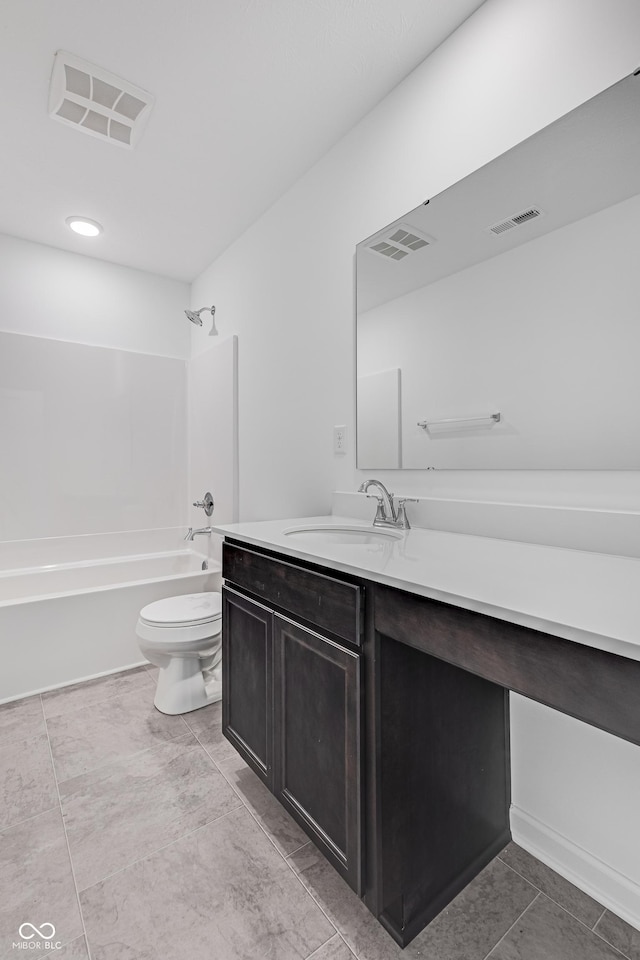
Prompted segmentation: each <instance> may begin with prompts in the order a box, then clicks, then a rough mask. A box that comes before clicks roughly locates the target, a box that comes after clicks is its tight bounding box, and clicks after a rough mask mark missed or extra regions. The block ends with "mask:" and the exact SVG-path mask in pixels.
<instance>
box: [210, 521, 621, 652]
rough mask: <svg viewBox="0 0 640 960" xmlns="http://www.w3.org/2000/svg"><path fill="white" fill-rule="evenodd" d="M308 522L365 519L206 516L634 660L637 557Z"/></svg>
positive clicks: (394, 583)
mask: <svg viewBox="0 0 640 960" xmlns="http://www.w3.org/2000/svg"><path fill="white" fill-rule="evenodd" d="M308 524H313V525H320V524H322V525H324V524H326V525H327V526H333V525H337V524H344V525H349V526H358V527H362V528H363V529H372V528H371V524H366V523H363V522H362V521H361V520H353V519H352V518H349V517H336V516H327V517H299V518H294V519H289V520H265V521H257V522H247V523H232V524H223V525H219V526H214V527H213V529H214V531H215V532H216V533H219V534H221V535H222V536H228V537H233V538H234V539H236V540H241V541H244V542H245V543H247V544H253V545H254V546H259V547H265V548H267V549H270V550H275V551H277V552H278V553H282V554H285V555H287V556H290V557H297V558H299V559H301V560H307V561H310V562H312V563H316V564H318V565H320V566H323V567H327V568H328V569H329V570H340V571H343V572H345V573H350V574H352V575H354V576H359V577H362V578H363V579H368V580H373V581H375V582H376V583H383V584H386V585H388V586H390V587H397V588H399V589H401V590H406V591H408V592H409V593H416V594H420V595H421V596H424V597H431V598H432V599H434V600H441V601H443V602H445V603H451V604H454V605H456V606H459V607H466V608H467V609H469V610H476V611H478V612H479V613H485V614H488V615H489V616H492V617H497V618H498V619H501V620H508V621H511V622H512V623H519V624H522V625H523V626H526V627H532V628H534V629H536V630H542V631H544V632H546V633H550V634H553V635H554V636H558V637H564V638H565V639H567V640H573V641H575V642H578V643H583V644H586V645H587V646H590V647H596V648H598V649H601V650H608V651H610V652H612V653H617V654H619V655H621V656H623V657H629V658H630V659H633V660H640V560H638V559H636V558H630V557H618V556H612V555H610V554H602V553H587V552H585V551H581V550H570V549H565V548H562V547H549V546H541V545H539V544H531V543H517V542H514V541H511V540H494V539H490V538H488V537H476V536H469V535H467V534H461V533H447V532H444V531H442V530H425V529H421V528H414V529H412V530H408V531H406V532H403V536H402V539H400V540H392V541H390V542H389V543H384V544H378V543H376V544H367V545H353V544H328V543H326V544H325V543H322V544H319V543H313V544H311V543H305V542H304V541H303V540H302V539H300V538H298V537H296V538H293V537H289V536H287V535H286V534H285V532H284V531H285V530H287V529H290V528H291V527H300V526H304V525H308Z"/></svg>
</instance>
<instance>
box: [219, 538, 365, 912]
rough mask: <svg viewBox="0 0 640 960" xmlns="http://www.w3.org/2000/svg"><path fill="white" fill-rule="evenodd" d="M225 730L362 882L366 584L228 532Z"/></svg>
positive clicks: (343, 870) (354, 880)
mask: <svg viewBox="0 0 640 960" xmlns="http://www.w3.org/2000/svg"><path fill="white" fill-rule="evenodd" d="M223 575H224V578H225V586H224V587H223V598H224V599H223V623H224V629H223V663H224V664H225V667H224V671H223V675H224V689H223V701H222V703H223V708H222V724H223V726H222V729H223V733H224V735H225V736H226V737H227V739H228V740H230V742H231V743H232V744H233V745H234V747H235V748H236V749H237V750H238V752H239V753H240V754H241V755H242V757H243V758H244V759H245V760H246V762H247V763H248V764H249V765H250V766H251V767H252V769H253V770H255V772H256V773H257V774H258V776H259V777H260V778H261V779H262V781H263V782H264V783H265V784H266V785H267V787H268V788H269V789H270V790H271V791H272V793H274V794H275V796H276V797H277V798H278V799H279V800H280V802H281V803H282V804H283V806H284V807H285V808H286V809H287V810H288V811H289V813H290V814H291V816H292V817H293V818H294V819H295V820H296V821H297V822H298V823H299V824H300V826H301V827H302V828H303V830H305V832H306V833H307V834H308V835H309V836H310V837H311V838H312V839H313V841H314V842H315V843H316V845H317V846H318V847H319V848H320V849H321V850H322V851H323V853H324V854H325V856H326V857H327V858H328V859H329V860H330V862H331V863H332V864H333V865H334V867H335V868H336V869H337V870H338V871H339V873H340V874H341V875H342V876H343V877H344V878H345V880H346V881H347V882H348V883H349V885H350V886H351V887H352V888H353V889H354V890H355V891H356V892H358V893H360V892H361V885H362V836H361V835H362V817H361V809H362V788H361V782H362V781H361V767H362V750H361V668H362V654H361V650H360V645H361V637H362V623H361V594H362V589H361V587H360V586H359V585H358V584H356V583H352V582H343V581H341V580H338V579H336V578H333V577H328V576H326V575H325V574H322V573H319V572H317V571H314V570H310V569H308V568H303V567H301V566H298V565H297V564H292V563H288V562H284V561H281V560H277V559H274V558H272V557H269V556H267V555H265V554H262V553H259V552H256V551H253V550H248V549H246V548H244V547H241V546H239V545H236V544H232V543H229V542H226V543H225V545H224V551H223Z"/></svg>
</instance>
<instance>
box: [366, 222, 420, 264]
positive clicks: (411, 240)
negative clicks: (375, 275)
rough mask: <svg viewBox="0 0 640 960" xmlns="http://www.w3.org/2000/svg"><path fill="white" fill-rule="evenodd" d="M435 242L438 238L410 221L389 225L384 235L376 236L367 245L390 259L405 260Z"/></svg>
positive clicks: (374, 251) (371, 249) (369, 248)
mask: <svg viewBox="0 0 640 960" xmlns="http://www.w3.org/2000/svg"><path fill="white" fill-rule="evenodd" d="M435 242H436V238H435V237H430V236H429V234H428V233H422V232H421V231H420V230H416V228H415V227H412V226H410V225H409V224H408V223H401V224H400V225H399V226H393V227H389V228H388V229H387V230H386V231H385V233H384V234H383V235H381V234H378V235H377V236H376V237H374V239H373V240H372V241H371V242H370V243H369V244H368V245H367V250H370V251H371V252H372V253H376V254H378V256H380V257H387V258H388V259H389V260H404V258H405V257H408V256H409V254H410V253H415V252H416V251H417V250H422V248H423V247H428V246H430V245H431V244H432V243H435Z"/></svg>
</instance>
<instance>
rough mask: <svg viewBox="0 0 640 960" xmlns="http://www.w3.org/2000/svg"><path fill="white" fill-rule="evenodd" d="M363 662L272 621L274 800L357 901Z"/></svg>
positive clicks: (280, 619)
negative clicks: (335, 872)
mask: <svg viewBox="0 0 640 960" xmlns="http://www.w3.org/2000/svg"><path fill="white" fill-rule="evenodd" d="M360 659H361V658H360V656H359V655H358V654H355V653H352V652H351V651H349V650H347V649H345V648H344V647H341V646H339V645H338V644H336V643H334V642H333V641H331V640H327V639H325V638H324V637H322V636H320V635H319V634H317V633H314V632H313V631H311V630H308V629H306V628H304V627H301V626H299V625H298V624H295V623H292V622H291V621H290V620H288V619H286V618H285V617H281V616H278V615H276V616H274V727H275V731H274V734H275V777H274V793H275V795H276V796H277V797H278V799H279V800H280V802H281V803H282V804H283V805H284V806H285V807H286V808H287V810H288V811H289V812H290V813H291V815H292V816H293V817H294V819H295V820H297V822H298V823H299V824H300V825H301V826H302V828H303V829H304V830H305V831H306V833H308V834H309V836H310V837H311V838H312V839H313V840H314V842H315V843H316V844H317V845H318V846H319V847H320V848H321V849H322V851H323V853H324V854H325V855H326V856H327V858H328V859H329V860H330V862H331V863H332V864H333V865H334V866H335V867H336V869H337V870H338V871H339V872H340V873H341V874H342V876H343V877H344V878H345V879H346V881H347V882H348V883H349V885H350V886H351V887H353V889H354V890H355V891H356V892H357V893H360V886H361V850H362V844H361V786H360V759H361V757H360V666H361V664H360Z"/></svg>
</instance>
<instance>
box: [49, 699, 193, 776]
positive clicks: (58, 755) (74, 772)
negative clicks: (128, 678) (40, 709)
mask: <svg viewBox="0 0 640 960" xmlns="http://www.w3.org/2000/svg"><path fill="white" fill-rule="evenodd" d="M47 727H48V730H49V739H50V741H51V751H52V753H53V765H54V767H55V772H56V776H57V778H58V780H59V781H60V780H69V779H70V778H71V777H76V776H78V775H79V774H81V773H86V772H87V771H89V770H93V769H94V768H96V767H100V766H103V765H104V764H105V763H112V762H113V761H114V760H122V759H124V758H125V757H127V756H131V754H133V753H138V752H139V751H140V750H148V749H149V748H150V747H155V746H158V744H160V743H163V742H166V741H167V740H173V739H174V738H175V737H179V736H180V735H181V734H185V733H187V728H186V727H185V725H184V723H183V721H182V719H181V718H180V717H169V716H166V715H165V714H164V713H160V712H159V711H158V710H156V709H155V707H154V706H153V704H152V702H151V700H150V699H148V698H147V697H144V696H141V695H140V692H139V691H137V690H136V691H133V692H131V693H127V694H125V695H124V696H121V697H112V698H111V699H110V700H105V701H103V702H102V703H98V704H96V705H95V706H91V707H83V708H81V709H80V710H73V711H70V712H69V713H63V714H61V716H59V717H52V718H51V719H50V720H47Z"/></svg>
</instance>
